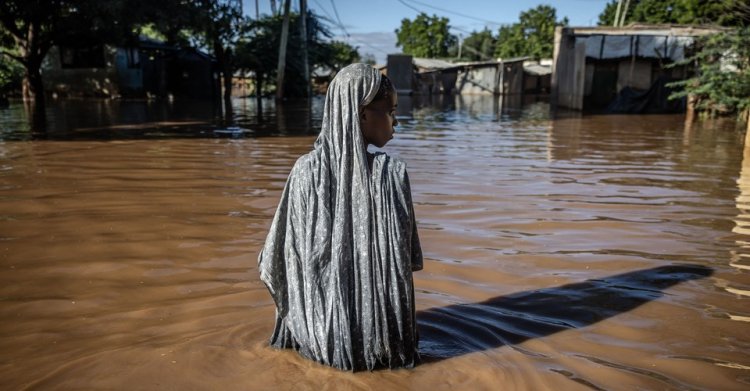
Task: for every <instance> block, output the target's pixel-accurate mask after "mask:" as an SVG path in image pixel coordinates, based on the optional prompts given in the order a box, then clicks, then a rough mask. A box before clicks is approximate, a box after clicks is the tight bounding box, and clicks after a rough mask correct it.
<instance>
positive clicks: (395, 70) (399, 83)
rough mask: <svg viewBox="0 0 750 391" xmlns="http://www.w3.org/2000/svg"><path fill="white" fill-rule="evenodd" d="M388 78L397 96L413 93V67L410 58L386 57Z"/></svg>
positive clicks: (408, 56)
mask: <svg viewBox="0 0 750 391" xmlns="http://www.w3.org/2000/svg"><path fill="white" fill-rule="evenodd" d="M388 78H389V79H391V82H393V86H394V87H395V88H396V91H397V92H398V93H399V94H407V95H408V94H411V93H412V92H413V91H414V65H413V64H412V56H410V55H407V54H389V55H388Z"/></svg>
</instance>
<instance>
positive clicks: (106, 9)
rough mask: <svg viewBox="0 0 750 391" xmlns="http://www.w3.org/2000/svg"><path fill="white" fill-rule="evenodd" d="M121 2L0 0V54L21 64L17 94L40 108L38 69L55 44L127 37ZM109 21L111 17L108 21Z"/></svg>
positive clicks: (42, 90)
mask: <svg viewBox="0 0 750 391" xmlns="http://www.w3.org/2000/svg"><path fill="white" fill-rule="evenodd" d="M125 3H126V1H125V0H98V1H97V0H76V1H74V0H3V1H0V25H2V28H1V29H0V42H2V48H0V53H2V55H3V56H5V57H7V58H11V59H13V60H15V61H17V62H18V63H19V64H21V65H22V66H23V68H24V77H23V83H22V84H23V86H22V87H23V88H22V89H23V97H24V99H26V100H33V101H35V102H36V103H38V104H39V107H43V106H44V84H43V82H42V75H41V73H40V68H41V65H42V61H43V60H44V57H45V56H46V55H47V53H48V52H49V49H50V48H52V46H54V45H57V44H68V45H72V46H74V45H76V44H79V43H80V42H86V43H87V44H89V45H91V44H98V43H103V42H107V41H120V40H124V39H126V37H127V33H128V32H129V31H128V29H129V26H130V21H131V19H130V18H129V17H128V16H130V15H132V14H131V13H127V12H125V5H126V4H125ZM113 21H115V22H114V23H113Z"/></svg>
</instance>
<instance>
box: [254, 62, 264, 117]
mask: <svg viewBox="0 0 750 391" xmlns="http://www.w3.org/2000/svg"><path fill="white" fill-rule="evenodd" d="M262 92H263V75H261V74H260V72H258V71H255V103H256V106H257V110H258V118H260V117H261V115H262V114H263V96H262V95H261V94H262Z"/></svg>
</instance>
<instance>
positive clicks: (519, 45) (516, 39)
mask: <svg viewBox="0 0 750 391" xmlns="http://www.w3.org/2000/svg"><path fill="white" fill-rule="evenodd" d="M518 19H519V21H518V23H514V24H512V25H508V26H503V27H501V28H500V30H499V31H498V38H497V46H496V47H495V55H496V56H497V57H502V58H508V57H519V56H531V57H533V58H552V50H553V48H554V39H555V27H556V26H567V25H568V18H567V17H565V18H563V19H562V20H557V10H556V9H555V8H554V7H551V6H548V5H540V6H538V7H536V8H532V9H529V10H527V11H523V12H521V14H520V15H519V18H518Z"/></svg>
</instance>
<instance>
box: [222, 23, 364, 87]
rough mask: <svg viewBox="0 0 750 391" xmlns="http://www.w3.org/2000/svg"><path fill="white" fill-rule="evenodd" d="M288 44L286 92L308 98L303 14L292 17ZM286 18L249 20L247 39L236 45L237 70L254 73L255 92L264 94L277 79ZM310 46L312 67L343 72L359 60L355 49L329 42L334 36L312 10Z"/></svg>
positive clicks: (341, 43) (308, 24) (340, 43)
mask: <svg viewBox="0 0 750 391" xmlns="http://www.w3.org/2000/svg"><path fill="white" fill-rule="evenodd" d="M289 19H290V20H289V35H290V37H289V42H288V47H287V56H286V67H287V71H286V74H287V77H285V81H284V91H285V95H287V96H297V97H299V96H305V95H306V93H307V88H306V85H305V82H304V79H303V77H302V72H303V66H304V64H303V63H302V60H301V56H300V55H299V53H301V51H302V38H301V37H300V32H299V24H300V22H301V21H300V15H299V14H297V13H291V14H290V15H289ZM282 22H283V16H281V15H270V16H265V17H262V18H260V19H258V20H254V21H250V22H249V23H248V24H247V25H246V27H245V28H244V29H243V31H246V33H244V34H243V36H244V37H245V38H244V39H243V40H241V41H240V42H239V43H238V45H237V50H236V55H237V68H238V69H240V70H243V71H250V72H253V73H254V74H255V83H256V90H257V91H262V90H263V85H264V84H266V82H267V81H268V80H269V79H273V78H275V77H276V65H277V63H276V61H277V60H278V50H279V41H280V34H279V32H280V31H281V24H282ZM306 23H307V34H308V36H307V47H308V52H309V61H310V66H311V67H316V66H323V67H327V68H330V69H340V68H343V67H344V66H345V65H348V64H351V63H352V62H357V61H359V59H360V56H359V53H358V51H357V49H356V48H355V47H352V46H350V45H348V44H346V43H344V42H338V41H328V39H329V38H330V37H331V36H332V34H331V32H330V31H329V30H328V28H327V27H326V26H325V25H324V24H323V23H321V19H320V18H319V17H318V16H316V15H315V14H314V13H312V12H311V11H308V13H307V21H306Z"/></svg>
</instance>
